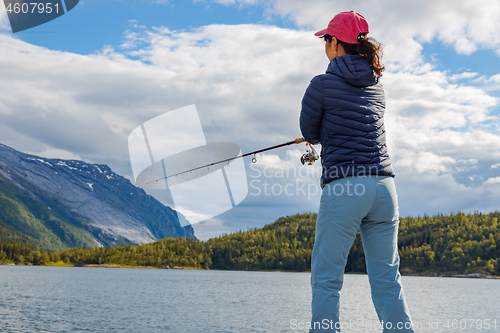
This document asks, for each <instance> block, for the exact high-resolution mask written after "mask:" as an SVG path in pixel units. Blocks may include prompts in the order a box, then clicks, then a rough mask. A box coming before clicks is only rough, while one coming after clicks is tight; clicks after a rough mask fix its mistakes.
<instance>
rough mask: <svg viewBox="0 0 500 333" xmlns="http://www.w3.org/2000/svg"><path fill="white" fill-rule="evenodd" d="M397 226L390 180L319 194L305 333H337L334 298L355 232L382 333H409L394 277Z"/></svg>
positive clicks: (344, 184) (347, 181)
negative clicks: (308, 326) (358, 235)
mask: <svg viewBox="0 0 500 333" xmlns="http://www.w3.org/2000/svg"><path fill="white" fill-rule="evenodd" d="M398 224H399V213H398V203H397V195H396V187H395V185H394V180H393V179H392V178H391V177H381V176H369V177H348V178H343V179H338V180H335V181H333V182H330V183H328V184H327V185H326V186H325V187H324V188H323V193H322V195H321V203H320V207H319V213H318V219H317V221H316V238H315V242H314V249H313V253H312V259H311V285H312V296H313V298H312V320H311V327H312V329H311V330H310V332H340V320H339V308H340V304H339V296H340V295H339V292H340V289H342V284H343V280H344V269H345V265H346V262H347V255H348V254H349V250H350V248H351V246H352V243H353V241H354V238H355V237H356V233H357V232H358V230H360V232H361V239H362V242H363V249H364V252H365V258H366V269H367V272H368V278H369V281H370V287H371V293H372V299H373V304H374V305H375V309H376V311H377V315H378V318H379V320H380V322H381V324H382V325H383V327H384V330H383V332H414V330H413V329H412V328H411V319H410V313H409V310H408V306H407V305H406V301H405V297H404V293H403V287H402V285H401V275H400V274H399V255H398V244H397V235H398Z"/></svg>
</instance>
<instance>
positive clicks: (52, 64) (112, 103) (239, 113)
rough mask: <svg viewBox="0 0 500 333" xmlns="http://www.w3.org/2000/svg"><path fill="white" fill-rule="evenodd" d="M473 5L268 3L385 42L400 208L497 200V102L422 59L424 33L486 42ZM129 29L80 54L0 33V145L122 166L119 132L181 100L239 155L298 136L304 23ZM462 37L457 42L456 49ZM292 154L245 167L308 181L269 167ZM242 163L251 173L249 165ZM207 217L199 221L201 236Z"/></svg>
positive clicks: (318, 45) (252, 223)
mask: <svg viewBox="0 0 500 333" xmlns="http://www.w3.org/2000/svg"><path fill="white" fill-rule="evenodd" d="M234 3H235V4H237V5H250V4H252V2H251V1H245V2H234ZM443 3H444V4H443ZM450 3H451V2H450ZM485 3H486V2H484V1H480V2H477V3H476V4H475V6H476V7H477V8H472V7H473V5H468V4H467V3H465V2H464V1H460V2H453V6H452V5H450V6H446V5H445V4H447V1H443V2H442V3H441V2H439V3H436V2H433V3H428V2H416V1H410V2H396V1H395V0H394V1H387V2H384V3H380V2H376V3H375V2H356V3H354V4H353V3H352V2H347V1H340V2H335V3H332V2H326V1H317V2H314V3H311V2H308V3H306V2H290V1H288V2H284V1H281V0H276V1H273V2H270V3H269V9H268V10H269V12H271V13H274V14H275V15H283V16H288V17H290V18H291V19H292V20H294V21H296V22H297V23H298V24H299V25H302V26H312V27H314V28H315V29H320V28H323V27H324V26H326V24H327V23H328V21H329V20H330V19H331V16H332V15H333V14H334V13H336V12H338V11H341V10H349V9H351V7H352V9H354V10H358V11H359V12H361V13H362V14H365V16H366V17H367V18H368V20H369V21H370V23H371V27H372V35H373V36H375V37H377V38H379V39H380V40H381V41H383V42H384V43H385V44H386V49H385V50H386V56H387V57H386V64H387V67H388V71H387V73H385V74H384V76H383V78H382V83H383V84H384V87H385V91H386V96H387V114H386V126H387V130H388V137H389V148H390V153H391V157H392V159H393V162H394V166H395V169H396V173H397V177H396V182H397V184H398V191H399V194H400V199H401V200H400V205H401V211H402V213H403V214H406V215H408V214H418V213H421V214H423V213H429V214H433V213H437V212H449V211H451V210H453V211H457V210H464V211H466V210H474V209H479V210H486V211H487V210H494V209H497V208H495V205H496V204H497V203H498V202H499V199H500V194H499V193H500V191H498V190H499V186H500V185H499V183H498V182H497V181H496V179H497V177H498V174H495V172H496V171H497V170H498V168H497V167H495V166H497V165H500V135H499V133H500V132H499V129H498V125H496V124H498V117H497V116H495V115H494V112H492V111H493V110H494V109H495V108H498V104H499V101H498V99H497V98H495V97H493V96H491V95H489V94H488V92H487V91H488V89H487V88H484V89H482V88H481V87H478V86H472V85H468V84H467V83H468V82H469V81H468V80H466V79H472V78H476V79H475V80H479V79H478V78H477V74H476V73H470V72H465V73H461V74H457V75H449V73H447V72H446V71H439V70H436V69H435V68H434V67H433V66H432V65H431V64H429V63H426V62H425V60H424V59H423V58H422V56H421V52H422V49H423V46H422V43H424V42H426V41H430V40H432V39H433V38H437V39H439V40H441V41H443V42H445V43H450V44H452V45H454V47H455V49H456V50H457V51H459V52H465V53H468V52H470V51H473V50H475V49H481V48H492V49H495V50H496V49H498V48H499V45H500V42H499V41H498V37H497V34H496V31H498V30H499V29H498V24H499V23H498V22H500V17H497V16H498V15H500V14H499V13H500V10H496V8H497V2H494V3H492V4H491V6H490V8H489V9H488V8H487V6H486V4H485ZM486 9H487V10H488V11H491V13H490V12H488V13H486V12H485V11H486ZM0 17H1V14H0ZM482 17H483V18H482ZM484 17H486V18H488V19H484ZM482 20H483V21H485V22H482ZM0 22H1V20H0ZM131 25H132V28H131V29H130V30H128V31H127V32H126V33H125V35H124V41H123V44H122V45H121V48H119V49H118V50H115V49H113V48H112V47H109V46H104V47H103V48H102V50H101V51H100V52H98V53H96V54H92V55H86V56H83V55H76V54H71V53H67V52H58V51H51V50H47V49H45V48H42V47H37V46H34V45H30V44H27V43H25V42H22V41H20V40H18V39H15V38H12V37H10V36H7V35H0V71H1V75H0V120H1V121H0V127H1V128H0V142H2V143H5V144H7V145H11V146H13V147H14V148H18V149H21V150H24V151H30V152H33V153H36V152H38V154H43V153H45V154H46V155H44V156H48V155H47V154H49V155H50V154H53V155H52V156H54V157H55V156H58V155H57V154H60V155H59V156H63V154H65V152H69V154H74V155H75V156H80V157H82V158H83V159H85V160H90V161H94V162H101V163H107V164H110V166H111V167H112V168H114V169H115V171H117V172H119V173H121V174H126V175H127V174H128V175H130V174H131V170H130V164H129V161H128V150H127V146H126V144H127V136H128V134H129V133H130V131H131V130H132V129H134V128H135V127H137V126H138V125H140V124H141V123H143V122H144V121H146V120H148V119H151V118H153V117H154V116H157V115H159V114H162V113H164V112H167V111H170V110H174V109H177V108H179V107H182V106H186V105H190V104H193V103H195V104H197V107H198V111H199V113H200V118H201V121H202V125H203V126H204V129H205V132H206V137H207V140H208V141H228V142H234V143H237V144H239V145H240V146H241V147H242V152H243V153H245V152H248V151H251V150H255V149H259V148H264V147H267V146H270V145H274V144H278V143H281V142H286V141H289V140H291V139H294V138H295V137H297V136H299V135H300V132H299V129H298V116H299V112H300V101H301V99H302V95H303V93H304V90H305V88H306V87H307V85H308V83H309V80H310V79H311V78H312V77H313V76H314V75H316V74H319V73H322V72H324V70H325V68H326V65H327V59H326V57H325V55H324V52H323V45H322V42H321V41H320V40H319V39H318V38H315V37H314V36H313V34H312V33H313V32H314V31H306V30H300V31H297V30H292V29H284V28H278V27H275V26H264V25H235V26H225V25H209V26H205V27H200V28H197V29H194V30H190V31H173V30H169V29H168V28H167V27H161V28H155V29H153V30H147V29H144V28H143V27H141V26H139V25H138V24H137V22H135V21H133V22H131ZM134 26H136V27H134ZM394 27H398V29H395V28H394ZM493 32H494V34H493ZM461 36H462V37H461ZM463 38H465V39H466V43H465V44H464V45H468V46H467V47H462V46H461V45H462V44H460V43H461V42H463V40H462V39H463ZM131 59H139V60H131ZM492 74H496V73H492ZM481 80H483V81H482V82H484V83H486V84H489V85H490V86H493V85H494V84H497V85H498V82H500V79H498V77H497V76H491V77H490V78H481ZM302 150H305V146H301V147H300V148H298V147H291V148H289V149H285V148H284V149H282V150H279V151H276V152H273V153H272V154H263V155H258V156H257V157H258V163H257V164H255V165H253V167H254V168H256V170H260V171H262V172H263V171H264V170H267V172H270V173H272V174H273V175H274V176H273V177H271V178H270V179H269V180H268V181H269V186H273V185H275V184H278V185H279V186H281V187H282V188H283V187H284V186H286V185H287V184H292V185H293V186H295V187H294V189H297V187H298V186H300V184H306V189H308V188H309V186H311V187H310V189H311V190H312V189H313V186H316V187H317V185H318V184H319V180H318V177H319V173H317V174H315V175H310V176H308V177H304V178H300V177H299V178H300V179H299V181H300V184H298V183H294V182H293V181H294V177H293V176H287V177H279V176H277V175H276V172H279V171H280V170H283V168H284V169H285V170H286V169H287V168H292V169H293V168H299V167H301V165H300V162H299V158H300V155H301V154H302V153H303V151H302ZM59 156H58V157H59ZM247 162H248V161H247ZM317 163H318V164H315V165H314V166H313V168H312V169H308V170H314V168H317V167H319V162H317ZM266 168H267V169H266ZM299 169H300V168H299ZM247 171H248V174H249V176H251V175H252V173H255V172H256V171H255V170H252V169H250V170H248V169H247ZM253 179H254V178H251V177H249V181H252V180H253ZM259 179H261V178H259ZM261 180H263V179H261ZM278 185H276V187H275V188H278ZM259 186H263V183H260V184H259ZM260 188H261V190H263V187H260ZM289 189H292V187H289ZM249 191H250V192H251V191H255V189H252V188H249ZM317 199H318V197H317V194H315V195H312V197H311V198H310V199H309V200H308V199H307V196H304V195H302V193H298V194H297V195H294V196H286V195H279V196H274V195H270V196H265V195H263V196H262V197H255V196H250V197H248V198H247V199H246V200H245V201H244V204H243V205H242V206H241V207H237V208H236V209H233V210H232V211H231V212H227V213H224V214H222V215H221V216H219V217H217V220H215V219H212V220H213V221H214V222H213V223H214V225H217V226H218V227H220V228H221V229H220V230H228V231H231V230H235V229H238V228H240V227H243V229H244V228H245V226H249V227H256V226H261V225H262V223H263V221H265V222H266V223H269V222H272V220H273V219H275V218H277V217H280V216H282V215H286V214H290V213H296V212H297V211H301V212H305V211H316V210H317V206H318V200H317ZM234 221H245V222H244V223H245V225H240V224H237V222H234ZM209 225H210V224H200V226H199V228H200V230H203V229H205V230H207V233H208V232H210V235H212V234H213V233H214V231H213V230H212V229H210V226H209ZM202 226H203V227H202ZM208 230H210V231H208Z"/></svg>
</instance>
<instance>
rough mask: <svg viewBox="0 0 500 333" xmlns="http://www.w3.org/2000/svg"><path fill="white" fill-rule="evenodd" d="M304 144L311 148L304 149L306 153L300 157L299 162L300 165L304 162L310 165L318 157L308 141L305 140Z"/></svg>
mask: <svg viewBox="0 0 500 333" xmlns="http://www.w3.org/2000/svg"><path fill="white" fill-rule="evenodd" d="M306 146H309V148H311V150H306V153H305V154H304V155H302V156H301V157H300V162H302V165H304V164H306V163H307V164H308V165H312V164H313V163H314V162H315V161H316V160H318V159H319V156H318V153H316V150H315V149H314V147H313V146H312V145H311V144H310V143H309V142H306Z"/></svg>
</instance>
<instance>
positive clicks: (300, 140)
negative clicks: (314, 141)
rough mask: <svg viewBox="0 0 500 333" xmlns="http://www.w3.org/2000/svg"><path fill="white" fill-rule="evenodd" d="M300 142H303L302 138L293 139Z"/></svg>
mask: <svg viewBox="0 0 500 333" xmlns="http://www.w3.org/2000/svg"><path fill="white" fill-rule="evenodd" d="M302 142H304V138H297V139H295V143H302Z"/></svg>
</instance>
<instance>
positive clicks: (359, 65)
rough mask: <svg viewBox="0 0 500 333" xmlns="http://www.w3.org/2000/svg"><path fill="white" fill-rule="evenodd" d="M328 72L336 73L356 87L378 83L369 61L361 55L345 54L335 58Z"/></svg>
mask: <svg viewBox="0 0 500 333" xmlns="http://www.w3.org/2000/svg"><path fill="white" fill-rule="evenodd" d="M326 73H330V74H335V75H337V76H340V77H341V78H343V79H344V80H346V81H347V82H348V83H349V84H351V85H353V86H356V87H367V86H372V85H374V84H377V83H378V77H377V76H376V75H375V73H374V72H373V69H372V68H371V67H370V64H369V63H368V61H367V60H366V59H365V58H363V57H362V56H359V55H345V56H342V57H336V58H333V59H332V61H330V64H329V65H328V68H327V70H326Z"/></svg>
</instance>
